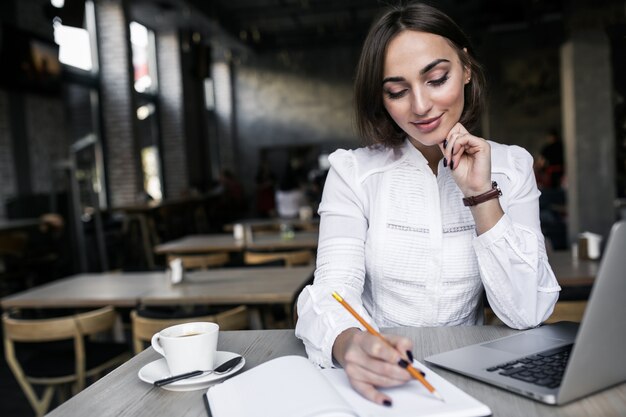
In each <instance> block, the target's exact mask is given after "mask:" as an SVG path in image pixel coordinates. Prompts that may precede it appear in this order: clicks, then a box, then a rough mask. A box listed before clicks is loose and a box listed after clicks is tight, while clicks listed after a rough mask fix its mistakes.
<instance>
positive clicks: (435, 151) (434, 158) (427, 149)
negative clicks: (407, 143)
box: [410, 138, 443, 175]
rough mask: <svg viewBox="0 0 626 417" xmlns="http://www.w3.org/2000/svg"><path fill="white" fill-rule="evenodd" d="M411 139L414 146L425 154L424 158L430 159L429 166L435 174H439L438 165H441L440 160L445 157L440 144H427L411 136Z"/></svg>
mask: <svg viewBox="0 0 626 417" xmlns="http://www.w3.org/2000/svg"><path fill="white" fill-rule="evenodd" d="M410 140H411V143H412V144H413V146H415V148H416V149H417V150H418V151H420V152H421V153H422V155H424V158H426V161H428V166H429V167H430V169H431V170H432V171H433V174H435V175H437V167H438V166H439V161H440V160H441V158H443V154H442V153H441V149H439V146H437V145H432V146H425V145H422V144H421V143H419V142H418V141H416V140H415V139H412V138H411V139H410Z"/></svg>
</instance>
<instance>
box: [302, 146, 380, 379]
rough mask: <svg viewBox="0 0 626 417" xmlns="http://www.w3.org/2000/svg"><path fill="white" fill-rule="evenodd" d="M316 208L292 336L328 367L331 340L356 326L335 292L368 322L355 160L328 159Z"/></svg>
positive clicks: (363, 223) (362, 207) (343, 154)
mask: <svg viewBox="0 0 626 417" xmlns="http://www.w3.org/2000/svg"><path fill="white" fill-rule="evenodd" d="M330 161H331V169H330V171H329V173H328V176H327V179H326V182H325V185H324V192H323V195H322V201H321V203H320V207H319V214H320V234H319V244H318V250H317V267H316V270H315V281H314V283H313V285H310V286H307V287H305V288H304V290H303V291H302V293H301V294H300V296H299V298H298V305H297V309H298V310H297V311H298V322H297V324H296V336H297V337H298V338H300V339H302V341H303V342H304V346H305V348H306V351H307V354H308V356H309V359H310V360H311V361H312V362H314V363H316V364H318V365H319V366H322V367H332V366H333V359H332V347H333V344H334V342H335V338H336V337H337V336H338V335H339V334H340V333H341V332H342V331H344V330H346V329H348V328H350V327H359V328H362V326H361V325H360V324H359V323H358V322H357V321H356V320H355V319H354V318H353V317H352V316H351V315H350V314H349V313H348V312H347V311H346V310H345V309H344V308H343V306H342V305H341V304H339V303H338V302H337V301H336V300H335V299H334V298H333V297H332V292H333V291H337V292H338V293H339V294H340V295H341V296H342V297H343V298H344V299H345V300H346V301H347V302H348V303H350V304H351V305H352V307H353V308H354V309H355V310H357V311H358V312H359V314H361V316H362V317H364V318H365V320H367V321H368V322H369V323H373V321H372V319H371V317H370V315H369V314H368V313H367V311H366V310H365V308H364V307H363V304H362V301H361V295H362V293H363V283H364V278H365V256H364V253H365V236H366V232H367V224H368V222H367V219H366V215H365V213H366V211H367V207H366V203H364V201H365V198H364V196H363V193H362V190H361V188H360V186H359V185H358V181H357V175H356V166H355V164H356V161H355V158H354V156H353V155H351V154H350V153H349V152H347V151H338V152H336V153H335V154H334V155H331V158H330Z"/></svg>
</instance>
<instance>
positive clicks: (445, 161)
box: [443, 157, 448, 168]
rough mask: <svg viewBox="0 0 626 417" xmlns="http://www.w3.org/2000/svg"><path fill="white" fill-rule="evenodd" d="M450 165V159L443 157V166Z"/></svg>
mask: <svg viewBox="0 0 626 417" xmlns="http://www.w3.org/2000/svg"><path fill="white" fill-rule="evenodd" d="M447 166H448V160H447V159H446V158H445V157H444V158H443V167H444V168H445V167H447Z"/></svg>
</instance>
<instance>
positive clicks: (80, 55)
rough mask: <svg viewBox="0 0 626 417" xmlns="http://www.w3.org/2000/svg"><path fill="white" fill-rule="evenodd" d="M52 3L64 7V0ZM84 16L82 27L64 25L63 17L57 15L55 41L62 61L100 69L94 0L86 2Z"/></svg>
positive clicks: (54, 25)
mask: <svg viewBox="0 0 626 417" xmlns="http://www.w3.org/2000/svg"><path fill="white" fill-rule="evenodd" d="M52 4H53V6H55V7H59V6H60V8H62V7H63V2H62V1H61V2H59V0H53V1H52ZM60 11H61V9H60ZM59 14H62V13H59ZM84 16H85V17H84V19H83V23H82V27H74V26H69V25H64V24H63V19H62V18H61V17H55V18H54V20H53V29H54V41H55V42H56V44H57V45H59V61H61V63H63V64H65V65H67V66H69V67H72V68H74V69H78V70H82V71H87V72H96V71H97V69H98V65H97V61H98V60H97V54H96V46H95V45H96V36H95V34H96V32H95V29H96V23H95V22H96V19H95V11H94V4H93V2H92V1H86V2H85V15H84Z"/></svg>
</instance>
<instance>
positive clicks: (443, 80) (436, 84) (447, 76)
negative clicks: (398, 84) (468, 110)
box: [385, 72, 450, 100]
mask: <svg viewBox="0 0 626 417" xmlns="http://www.w3.org/2000/svg"><path fill="white" fill-rule="evenodd" d="M449 79H450V73H448V72H446V73H445V74H444V75H443V76H442V77H440V78H437V79H435V80H430V81H428V82H427V84H428V85H430V86H432V87H440V86H442V85H444V84H445V83H446V81H448V80H449ZM407 91H409V90H408V89H404V90H401V91H397V92H393V91H389V90H386V91H385V94H386V95H387V97H388V98H389V99H391V100H396V99H399V98H402V97H404V96H405V95H406V93H407Z"/></svg>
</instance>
